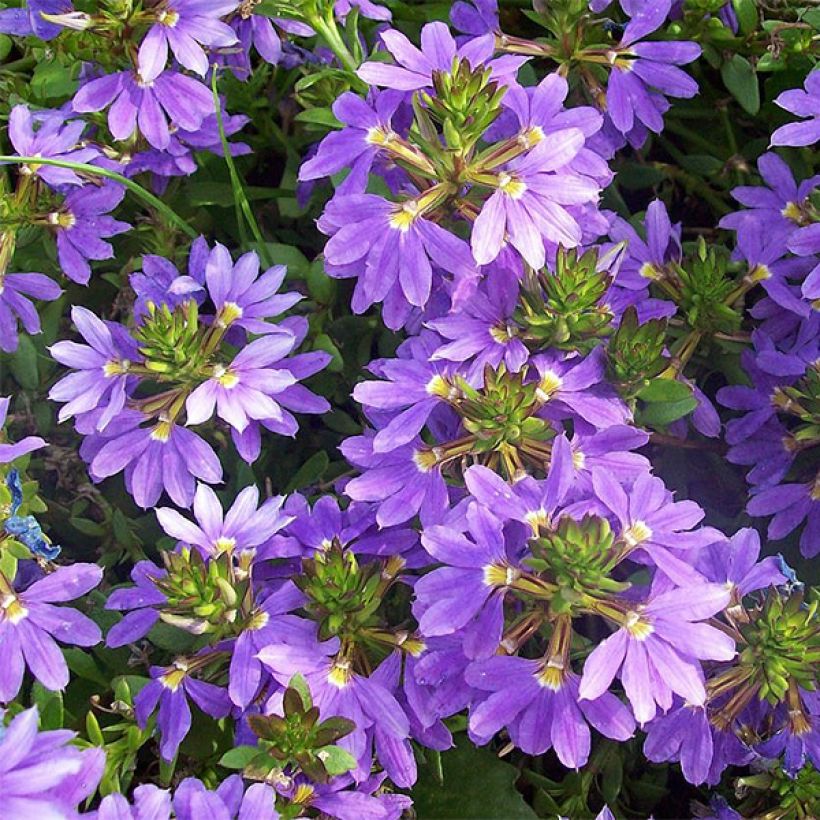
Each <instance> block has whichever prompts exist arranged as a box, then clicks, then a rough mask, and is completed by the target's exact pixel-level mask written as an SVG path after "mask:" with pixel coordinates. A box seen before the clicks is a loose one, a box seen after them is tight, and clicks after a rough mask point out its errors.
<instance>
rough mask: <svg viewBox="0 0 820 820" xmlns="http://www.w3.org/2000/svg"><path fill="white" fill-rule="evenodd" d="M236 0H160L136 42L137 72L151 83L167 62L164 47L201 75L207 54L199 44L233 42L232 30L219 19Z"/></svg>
mask: <svg viewBox="0 0 820 820" xmlns="http://www.w3.org/2000/svg"><path fill="white" fill-rule="evenodd" d="M238 5H239V0H162V2H161V3H160V4H159V5H158V6H155V7H153V8H152V9H151V12H152V13H153V14H154V15H155V20H156V22H155V23H154V24H153V25H152V26H151V28H150V29H148V33H147V34H146V35H145V38H144V39H143V41H142V44H141V45H140V49H139V54H138V55H137V66H138V68H139V73H140V74H141V75H142V77H143V79H144V80H145V81H146V82H152V81H153V80H156V79H157V77H159V75H160V74H161V73H162V72H163V70H164V69H165V66H166V64H167V62H168V49H169V48H170V50H171V52H172V53H173V55H174V57H176V58H177V60H178V61H179V63H180V65H182V66H184V67H185V68H187V69H190V70H191V71H193V72H195V73H196V74H199V76H200V77H204V76H205V74H206V73H207V72H208V64H209V63H208V55H207V54H206V53H205V50H204V49H203V48H202V46H209V47H212V48H213V47H224V46H231V45H233V44H234V43H236V42H237V38H236V34H235V33H234V31H233V29H232V28H231V27H230V26H229V25H228V24H227V23H223V22H222V21H221V20H220V19H219V18H220V17H224V16H225V15H227V14H230V13H231V12H232V11H234V10H235V9H236V7H237V6H238Z"/></svg>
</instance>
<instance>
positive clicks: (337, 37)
mask: <svg viewBox="0 0 820 820" xmlns="http://www.w3.org/2000/svg"><path fill="white" fill-rule="evenodd" d="M308 23H309V25H310V26H311V27H312V28H313V29H315V30H316V33H317V34H319V35H320V36H321V37H322V39H323V40H324V41H325V42H326V43H327V44H328V46H329V47H330V50H331V51H332V52H333V53H334V54H335V55H336V56H337V57H338V58H339V62H340V63H341V64H342V65H343V66H344V67H345V68H346V69H347V70H348V71H349V72H350V74H351V86H353V87H355V88H356V90H357V91H367V84H366V83H365V82H363V81H362V80H360V79H359V76H358V75H357V74H356V69H358V67H359V64H358V62H357V61H356V58H355V57H354V56H353V55H352V54H351V53H350V49H349V48H348V47H347V44H346V43H345V41H344V40H343V39H342V35H341V34H340V33H339V29H338V27H337V25H336V21H335V20H334V19H333V16H332V12H331V14H330V15H329V17H328V19H325V18H324V17H322V16H321V15H318V14H316V15H311V16H310V17H309V18H308Z"/></svg>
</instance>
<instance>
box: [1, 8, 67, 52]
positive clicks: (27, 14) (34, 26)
mask: <svg viewBox="0 0 820 820" xmlns="http://www.w3.org/2000/svg"><path fill="white" fill-rule="evenodd" d="M72 11H74V7H73V6H72V4H71V2H70V0H27V2H26V3H25V4H24V5H23V7H22V8H10V9H0V32H2V33H3V34H11V35H14V36H15V37H31V36H33V37H37V38H38V39H40V40H44V41H46V42H47V41H49V40H53V39H54V38H55V37H56V36H57V35H58V34H60V32H61V31H62V30H63V28H62V26H58V25H56V24H54V23H52V22H50V21H48V20H46V19H45V18H44V17H43V16H42V15H43V13H45V14H70V13H71V12H72Z"/></svg>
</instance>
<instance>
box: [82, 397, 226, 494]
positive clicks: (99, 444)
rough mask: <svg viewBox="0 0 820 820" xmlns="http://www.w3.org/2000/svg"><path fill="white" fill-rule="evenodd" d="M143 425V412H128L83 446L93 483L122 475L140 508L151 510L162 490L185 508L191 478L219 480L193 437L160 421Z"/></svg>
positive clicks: (210, 456)
mask: <svg viewBox="0 0 820 820" xmlns="http://www.w3.org/2000/svg"><path fill="white" fill-rule="evenodd" d="M146 420H147V419H146V418H145V417H144V416H143V414H142V413H140V412H138V411H132V410H126V411H124V412H122V413H120V415H119V416H118V417H117V419H115V420H114V421H113V422H112V423H111V424H109V425H108V427H107V428H106V430H105V433H104V434H102V433H99V434H97V435H95V436H93V437H89V438H87V439H86V440H85V441H84V442H83V446H82V448H81V455H83V457H84V458H85V459H86V460H87V461H88V462H89V463H90V472H91V476H92V478H93V479H94V480H95V481H101V480H102V479H104V478H108V477H109V476H112V475H116V474H117V473H119V472H120V471H122V470H125V485H126V487H127V488H128V491H129V492H130V493H131V495H133V497H134V501H136V503H137V504H139V506H140V507H142V508H143V509H148V508H149V507H153V506H154V505H155V504H156V503H157V501H158V500H159V497H160V495H162V491H163V490H165V491H166V492H167V493H168V495H169V496H170V497H171V500H172V501H173V502H174V503H175V504H177V505H179V506H180V507H189V506H190V505H191V502H192V501H193V500H194V485H195V479H197V478H198V479H200V480H201V481H205V482H207V483H208V484H217V483H218V482H220V481H222V466H221V465H220V463H219V459H218V458H217V456H216V454H215V453H214V451H213V450H212V449H211V447H210V445H208V444H207V443H206V442H205V441H204V440H203V439H201V438H200V437H199V436H198V435H197V434H196V433H194V432H192V431H191V430H187V429H186V428H185V427H181V426H180V425H178V424H176V423H175V422H173V421H170V420H168V419H164V418H160V419H159V420H147V421H149V426H147V427H143V426H141V425H142V424H143V422H144V421H146ZM81 432H83V431H81Z"/></svg>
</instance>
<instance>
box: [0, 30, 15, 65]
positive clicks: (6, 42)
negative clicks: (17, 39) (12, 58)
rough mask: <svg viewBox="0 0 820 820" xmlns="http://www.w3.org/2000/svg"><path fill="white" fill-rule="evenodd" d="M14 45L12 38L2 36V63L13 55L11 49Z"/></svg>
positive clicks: (0, 48) (0, 39)
mask: <svg viewBox="0 0 820 820" xmlns="http://www.w3.org/2000/svg"><path fill="white" fill-rule="evenodd" d="M12 45H13V42H12V39H11V37H9V36H8V35H7V34H0V63H2V62H3V60H5V59H6V57H8V56H9V54H11V47H12Z"/></svg>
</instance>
